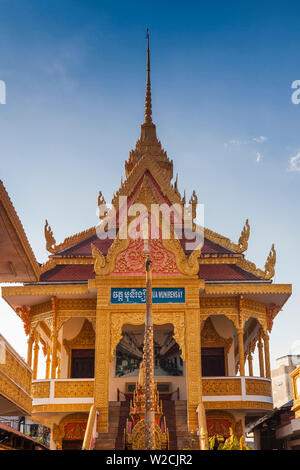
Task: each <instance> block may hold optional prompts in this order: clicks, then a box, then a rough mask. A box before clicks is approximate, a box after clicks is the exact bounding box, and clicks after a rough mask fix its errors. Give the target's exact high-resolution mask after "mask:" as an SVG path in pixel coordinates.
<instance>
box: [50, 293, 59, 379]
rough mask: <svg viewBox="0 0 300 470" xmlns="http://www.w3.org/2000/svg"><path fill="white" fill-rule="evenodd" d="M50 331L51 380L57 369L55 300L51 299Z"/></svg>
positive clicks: (54, 376)
mask: <svg viewBox="0 0 300 470" xmlns="http://www.w3.org/2000/svg"><path fill="white" fill-rule="evenodd" d="M51 302H52V315H53V317H52V331H51V344H52V348H51V356H52V364H51V379H55V378H56V368H57V338H58V329H57V310H58V308H57V307H58V305H57V299H56V298H55V297H52V299H51Z"/></svg>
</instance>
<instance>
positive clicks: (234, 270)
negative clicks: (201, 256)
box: [199, 264, 261, 281]
mask: <svg viewBox="0 0 300 470" xmlns="http://www.w3.org/2000/svg"><path fill="white" fill-rule="evenodd" d="M199 278H200V279H205V280H206V281H257V280H260V279H261V278H260V277H258V276H255V275H254V274H252V273H249V272H248V271H245V270H244V269H241V268H239V267H238V266H236V265H234V264H201V265H200V269H199Z"/></svg>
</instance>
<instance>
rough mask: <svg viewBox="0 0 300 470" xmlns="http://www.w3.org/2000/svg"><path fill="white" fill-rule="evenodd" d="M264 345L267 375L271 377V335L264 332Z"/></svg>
mask: <svg viewBox="0 0 300 470" xmlns="http://www.w3.org/2000/svg"><path fill="white" fill-rule="evenodd" d="M263 339H264V346H265V366H266V377H267V378H268V379H270V378H271V367H270V347H269V335H268V333H264V335H263Z"/></svg>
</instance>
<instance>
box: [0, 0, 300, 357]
mask: <svg viewBox="0 0 300 470" xmlns="http://www.w3.org/2000/svg"><path fill="white" fill-rule="evenodd" d="M0 12H1V14H0V80H4V81H5V83H6V87H7V102H6V104H5V105H0V170H1V171H0V177H1V179H2V180H3V182H4V184H5V186H6V188H7V190H8V192H9V194H10V196H11V198H12V200H13V203H14V205H15V207H16V209H17V211H18V214H19V216H20V218H21V220H22V222H23V225H24V228H25V230H26V233H27V235H28V238H29V240H30V243H31V245H32V247H33V249H34V252H35V254H36V256H37V258H38V260H39V261H45V260H46V258H47V253H46V251H45V243H44V235H43V226H44V221H45V219H46V218H47V219H48V221H49V223H50V225H51V227H52V229H53V231H54V235H55V237H56V240H57V241H58V242H59V241H62V240H63V239H64V238H65V237H66V236H68V235H71V234H73V233H76V232H78V231H81V230H83V229H86V228H88V227H90V226H92V225H93V224H95V223H96V222H97V218H96V202H97V194H98V191H99V190H101V191H102V192H103V194H104V196H105V198H106V200H107V201H110V200H111V197H112V193H113V191H115V190H116V189H118V187H119V184H120V178H121V176H122V175H124V161H125V159H127V158H128V154H129V150H130V149H131V148H133V147H134V145H135V142H136V140H137V138H138V137H139V125H140V123H141V122H142V121H143V102H144V88H145V47H146V43H145V29H146V27H149V29H150V35H151V37H150V41H151V67H152V72H151V73H152V76H151V78H152V94H153V119H154V121H155V123H156V125H157V132H158V135H159V138H160V140H161V142H162V144H163V146H164V148H165V149H166V150H167V152H168V155H169V157H170V158H172V159H174V167H175V173H177V172H178V175H179V189H180V190H182V191H183V190H184V189H186V190H187V194H188V195H190V194H191V192H192V190H193V189H196V192H197V194H198V196H199V202H201V203H203V204H205V222H206V226H207V227H208V228H210V229H212V230H216V231H217V232H219V233H222V234H223V235H225V236H228V237H230V238H231V239H232V240H237V238H238V236H239V234H240V231H241V229H242V226H243V224H244V222H245V219H246V218H249V221H250V225H251V238H250V244H249V249H248V252H247V258H248V259H250V260H251V261H254V262H255V263H256V264H257V266H258V267H263V265H264V263H265V259H266V256H267V254H268V252H269V250H270V247H271V244H272V243H273V242H274V243H275V246H276V249H277V268H276V271H277V274H276V277H275V281H276V282H283V283H285V282H288V283H289V282H292V283H293V285H294V294H293V297H292V298H291V299H290V301H289V302H288V304H287V305H286V306H285V307H284V311H282V312H281V313H280V314H279V316H278V317H277V320H276V322H275V326H274V328H273V332H272V338H271V353H272V357H273V359H274V358H275V357H278V356H281V355H284V354H286V353H288V352H289V351H290V348H291V347H292V344H293V342H295V341H297V340H300V328H299V327H300V320H299V318H298V312H299V309H300V294H299V282H300V278H299V272H298V265H299V261H300V259H299V258H300V255H299V250H298V240H299V239H300V220H299V207H298V206H299V196H300V171H297V169H299V170H300V157H299V160H297V159H296V160H294V161H295V165H294V167H293V171H289V168H290V159H291V158H293V157H296V156H297V155H298V153H299V152H300V134H299V123H300V105H294V104H293V103H292V101H291V94H292V91H293V90H292V89H291V84H292V82H293V81H294V80H297V79H300V66H299V50H300V35H299V30H300V14H299V13H300V6H299V4H297V2H296V1H290V2H288V3H287V2H282V1H277V2H271V1H268V2H266V1H260V2H256V1H251V2H250V1H245V2H237V1H227V2H223V1H215V2H213V3H212V4H208V2H193V1H190V2H186V3H185V4H183V3H182V2H178V1H174V2H172V3H170V2H166V1H160V2H157V1H152V2H147V3H146V2H140V1H139V2H138V1H125V2H124V1H123V2H120V1H115V2H102V1H95V0H94V1H91V0H85V1H82V0H80V1H79V0H72V1H66V0H63V1H57V0H52V1H51V2H50V1H49V0H48V1H45V0H39V1H37V0H35V1H32V0H31V1H29V0H28V1H25V0H0ZM0 307H1V316H2V318H3V322H1V327H0V328H1V332H2V333H3V334H4V335H5V336H6V337H7V339H8V340H9V341H10V342H11V343H12V344H13V346H14V347H16V349H17V350H18V351H19V352H20V353H21V354H23V355H25V349H26V344H25V342H24V338H23V331H22V325H21V322H20V321H18V320H16V317H15V315H14V313H13V312H11V311H9V309H8V308H7V306H6V304H4V303H3V302H2V301H1V303H0ZM17 322H18V326H16V323H17Z"/></svg>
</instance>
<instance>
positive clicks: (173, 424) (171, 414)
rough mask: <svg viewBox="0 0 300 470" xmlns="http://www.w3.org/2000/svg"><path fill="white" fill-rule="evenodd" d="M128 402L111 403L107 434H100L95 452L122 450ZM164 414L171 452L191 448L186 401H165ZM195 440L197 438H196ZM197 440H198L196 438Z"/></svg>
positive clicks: (163, 403) (127, 415)
mask: <svg viewBox="0 0 300 470" xmlns="http://www.w3.org/2000/svg"><path fill="white" fill-rule="evenodd" d="M129 405H130V404H129V402H128V401H119V402H118V401H111V402H109V411H108V413H109V414H108V429H109V432H107V433H104V432H102V433H99V434H98V438H97V439H96V442H95V450H100V449H101V450H122V449H123V436H124V429H125V426H126V419H127V418H128V417H129ZM162 405H163V413H164V415H165V417H166V425H167V427H168V429H169V437H170V450H177V449H184V448H189V449H190V448H191V439H192V436H191V434H190V433H189V432H188V428H187V406H186V401H185V400H163V402H162ZM194 438H195V437H194ZM196 439H197V438H196Z"/></svg>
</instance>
